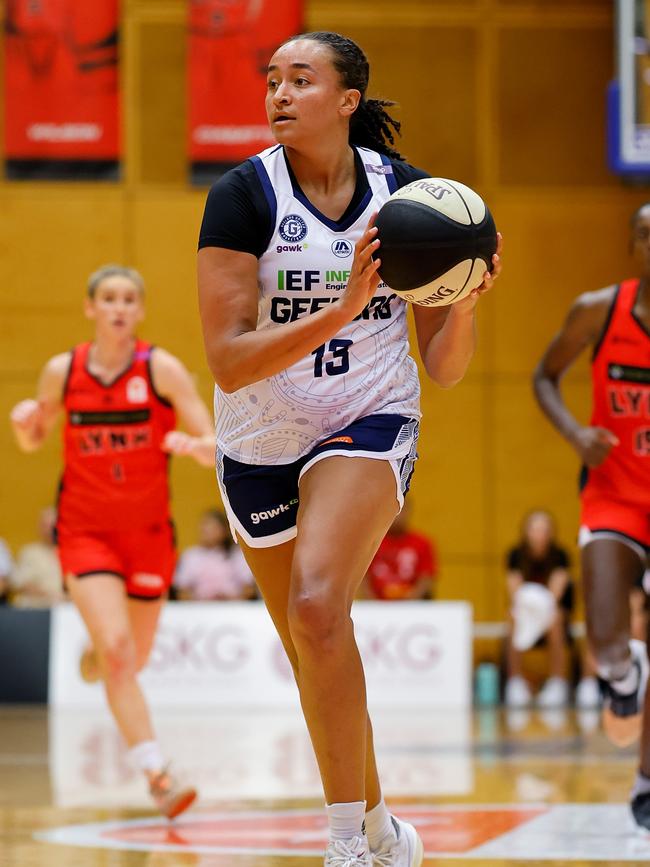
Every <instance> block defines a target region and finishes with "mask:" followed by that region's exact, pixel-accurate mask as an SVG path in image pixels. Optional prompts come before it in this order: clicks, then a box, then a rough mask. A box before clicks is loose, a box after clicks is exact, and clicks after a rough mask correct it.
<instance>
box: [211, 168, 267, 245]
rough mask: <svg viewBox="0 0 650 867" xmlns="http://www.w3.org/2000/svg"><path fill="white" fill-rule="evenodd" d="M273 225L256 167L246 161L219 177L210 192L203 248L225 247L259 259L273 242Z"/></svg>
mask: <svg viewBox="0 0 650 867" xmlns="http://www.w3.org/2000/svg"><path fill="white" fill-rule="evenodd" d="M273 222H274V220H273V216H272V213H271V207H270V205H269V202H268V199H267V196H266V195H265V193H264V189H263V187H262V184H261V181H260V178H259V175H258V172H257V170H256V168H255V165H254V163H253V162H252V161H251V160H246V161H245V162H243V163H241V164H240V165H238V166H235V168H234V169H230V171H228V172H226V174H225V175H223V177H221V178H219V180H218V181H217V182H216V183H215V184H214V185H213V186H212V189H211V190H210V192H209V193H208V198H207V201H206V203H205V210H204V212H203V222H202V223H201V232H200V234H199V249H201V248H202V247H225V248H226V249H227V250H236V251H238V252H241V253H251V254H252V255H253V256H257V258H258V259H259V258H260V256H262V254H263V253H264V251H265V250H266V248H267V247H268V245H269V241H270V240H271V233H272V232H273Z"/></svg>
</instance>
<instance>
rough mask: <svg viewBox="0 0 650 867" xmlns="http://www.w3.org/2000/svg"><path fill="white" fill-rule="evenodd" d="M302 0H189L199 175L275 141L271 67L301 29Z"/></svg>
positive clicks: (193, 146)
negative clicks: (268, 108) (269, 114)
mask: <svg viewBox="0 0 650 867" xmlns="http://www.w3.org/2000/svg"><path fill="white" fill-rule="evenodd" d="M303 6H304V2H303V0H282V2H278V0H189V31H190V37H189V51H188V63H189V70H188V83H189V100H188V103H189V157H190V161H191V163H192V170H193V177H194V179H195V180H197V181H201V180H207V179H209V178H210V176H212V177H214V174H215V169H217V170H218V169H219V167H221V168H222V169H225V168H228V167H229V166H231V165H233V164H235V163H238V162H241V161H242V160H244V159H246V157H248V156H250V155H251V154H254V153H257V151H260V150H263V149H264V148H266V147H268V146H269V145H271V144H273V141H274V139H273V137H272V136H271V133H270V131H269V128H268V124H267V122H266V113H265V111H264V96H265V85H266V67H267V65H268V62H269V60H270V58H271V56H272V54H273V52H274V51H275V49H276V48H277V47H278V46H279V45H280V44H281V43H282V42H283V41H284V40H285V39H287V38H288V37H290V36H293V34H295V33H299V32H300V30H301V29H302V19H303Z"/></svg>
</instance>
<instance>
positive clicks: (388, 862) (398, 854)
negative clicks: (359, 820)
mask: <svg viewBox="0 0 650 867" xmlns="http://www.w3.org/2000/svg"><path fill="white" fill-rule="evenodd" d="M390 818H391V821H392V823H393V827H394V828H395V836H393V835H392V834H390V835H389V836H388V837H386V838H385V839H384V840H383V841H382V843H381V844H380V846H379V848H378V849H377V850H375V851H373V852H372V853H371V855H372V864H373V865H374V867H420V865H421V864H422V859H423V858H424V846H423V845H422V840H420V837H419V835H418V832H417V831H416V830H415V828H414V827H413V825H409V823H408V822H403V821H401V819H396V818H395V816H391V817H390Z"/></svg>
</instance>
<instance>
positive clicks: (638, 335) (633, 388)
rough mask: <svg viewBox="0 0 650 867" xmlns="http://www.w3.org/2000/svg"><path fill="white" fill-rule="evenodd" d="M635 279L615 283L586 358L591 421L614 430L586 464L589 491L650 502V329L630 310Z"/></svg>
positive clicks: (636, 287)
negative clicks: (601, 454) (612, 441)
mask: <svg viewBox="0 0 650 867" xmlns="http://www.w3.org/2000/svg"><path fill="white" fill-rule="evenodd" d="M638 291H639V281H638V280H626V281H625V282H624V283H621V285H620V286H619V288H618V290H617V292H616V296H615V298H614V301H613V303H612V307H611V310H610V313H609V318H608V322H607V324H606V326H605V331H604V333H603V336H602V338H601V340H600V342H599V344H598V345H597V347H596V349H595V352H594V357H593V360H592V367H591V374H592V389H593V413H592V417H591V424H592V425H594V426H598V427H604V428H607V430H610V431H612V433H614V434H616V436H617V437H618V439H619V440H620V445H618V446H614V447H613V448H612V450H611V451H610V453H609V455H608V457H607V458H606V460H605V461H604V463H602V464H601V465H600V466H599V467H596V468H594V469H589V472H588V477H587V488H588V490H589V493H590V494H602V495H603V496H606V497H611V498H613V499H616V500H621V501H624V502H628V503H635V504H638V505H640V506H642V507H644V508H645V509H648V507H650V333H649V332H648V331H647V330H646V328H645V326H644V325H643V323H642V322H641V321H640V320H639V319H637V318H636V316H635V315H634V305H635V303H636V299H637V295H638Z"/></svg>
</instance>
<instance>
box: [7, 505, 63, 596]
mask: <svg viewBox="0 0 650 867" xmlns="http://www.w3.org/2000/svg"><path fill="white" fill-rule="evenodd" d="M55 526H56V510H55V509H54V508H53V507H51V506H50V507H48V508H46V509H43V511H42V512H41V514H40V516H39V521H38V535H39V536H40V541H38V542H29V543H28V544H27V545H24V546H23V547H22V548H21V549H20V551H19V552H18V556H17V557H16V566H15V568H14V571H13V573H12V576H11V601H12V603H13V604H14V605H16V606H18V607H20V608H47V607H49V606H50V605H55V604H56V603H57V602H62V601H63V600H64V599H65V594H64V591H63V581H62V577H61V566H60V564H59V558H58V555H57V551H56V542H55Z"/></svg>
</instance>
